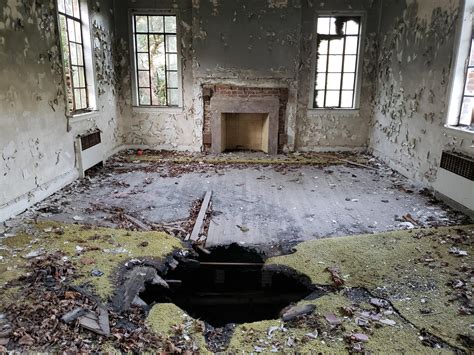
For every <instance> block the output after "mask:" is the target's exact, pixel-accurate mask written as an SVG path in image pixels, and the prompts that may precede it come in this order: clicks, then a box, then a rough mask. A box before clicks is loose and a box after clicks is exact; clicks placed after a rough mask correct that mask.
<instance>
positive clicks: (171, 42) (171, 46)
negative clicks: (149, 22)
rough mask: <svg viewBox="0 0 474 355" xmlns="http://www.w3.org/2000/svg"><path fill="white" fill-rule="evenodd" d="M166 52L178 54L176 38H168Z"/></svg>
mask: <svg viewBox="0 0 474 355" xmlns="http://www.w3.org/2000/svg"><path fill="white" fill-rule="evenodd" d="M166 51H167V52H177V49H176V36H166Z"/></svg>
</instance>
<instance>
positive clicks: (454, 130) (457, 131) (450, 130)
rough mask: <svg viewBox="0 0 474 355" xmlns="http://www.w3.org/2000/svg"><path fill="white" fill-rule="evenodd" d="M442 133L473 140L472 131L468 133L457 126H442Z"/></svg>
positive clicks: (473, 134)
mask: <svg viewBox="0 0 474 355" xmlns="http://www.w3.org/2000/svg"><path fill="white" fill-rule="evenodd" d="M444 132H445V133H446V134H448V135H450V136H455V137H459V138H464V139H472V140H474V131H469V130H467V129H465V128H459V127H457V126H449V125H445V126H444Z"/></svg>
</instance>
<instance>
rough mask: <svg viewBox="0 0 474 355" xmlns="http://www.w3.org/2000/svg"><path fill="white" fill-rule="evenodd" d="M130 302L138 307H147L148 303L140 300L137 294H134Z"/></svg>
mask: <svg viewBox="0 0 474 355" xmlns="http://www.w3.org/2000/svg"><path fill="white" fill-rule="evenodd" d="M132 304H133V305H134V306H138V307H148V303H146V302H145V301H144V300H142V299H141V298H140V297H139V296H135V298H134V299H133V301H132Z"/></svg>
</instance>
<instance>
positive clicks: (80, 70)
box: [77, 67, 86, 88]
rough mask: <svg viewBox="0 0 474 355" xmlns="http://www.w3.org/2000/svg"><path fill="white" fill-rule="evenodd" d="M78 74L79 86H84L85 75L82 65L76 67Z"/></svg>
mask: <svg viewBox="0 0 474 355" xmlns="http://www.w3.org/2000/svg"><path fill="white" fill-rule="evenodd" d="M77 72H78V76H79V86H81V87H83V88H84V87H86V76H85V73H84V67H78V68H77Z"/></svg>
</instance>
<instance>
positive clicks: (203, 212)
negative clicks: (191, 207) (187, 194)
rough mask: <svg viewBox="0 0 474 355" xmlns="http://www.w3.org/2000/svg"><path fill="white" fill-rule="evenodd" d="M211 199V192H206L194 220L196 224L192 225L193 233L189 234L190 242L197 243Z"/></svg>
mask: <svg viewBox="0 0 474 355" xmlns="http://www.w3.org/2000/svg"><path fill="white" fill-rule="evenodd" d="M211 197H212V191H207V192H206V195H205V196H204V200H203V201H202V205H201V209H200V210H199V214H198V216H197V218H196V223H195V224H194V228H193V231H192V232H191V236H190V237H189V239H190V240H192V241H197V240H198V239H199V234H200V233H201V229H202V226H203V224H204V219H205V217H206V212H207V209H208V207H209V202H211Z"/></svg>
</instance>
